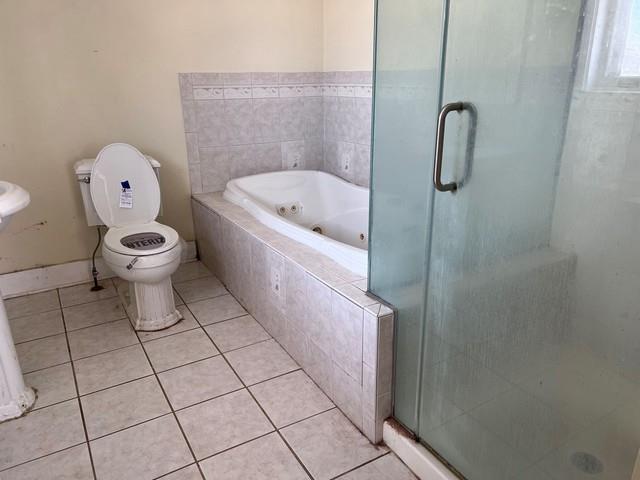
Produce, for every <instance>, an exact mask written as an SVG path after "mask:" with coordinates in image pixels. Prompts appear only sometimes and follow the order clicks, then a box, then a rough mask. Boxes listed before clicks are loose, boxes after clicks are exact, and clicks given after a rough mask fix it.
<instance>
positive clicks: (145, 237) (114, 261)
mask: <svg viewBox="0 0 640 480" xmlns="http://www.w3.org/2000/svg"><path fill="white" fill-rule="evenodd" d="M78 173H79V170H78V165H76V174H78ZM84 178H85V180H81V182H85V185H86V183H88V184H89V185H88V186H89V189H90V200H91V201H92V203H93V205H92V206H91V205H87V201H88V198H86V197H88V195H86V193H85V192H83V193H85V194H83V200H84V201H85V208H88V209H91V207H93V208H95V212H96V213H97V215H98V217H99V218H100V220H101V221H102V224H104V225H106V226H107V227H108V228H109V230H108V231H107V233H106V235H105V237H104V243H103V245H102V256H103V258H104V260H105V262H106V263H107V265H108V266H109V267H110V268H111V270H113V272H114V273H115V274H116V275H118V276H119V277H120V278H122V279H124V280H127V281H129V282H131V283H130V285H131V286H132V288H131V293H132V295H131V301H132V303H134V304H135V308H130V309H128V310H129V311H133V312H135V313H134V316H135V317H136V318H135V319H134V320H135V322H134V323H135V328H136V330H160V329H163V328H167V327H170V326H171V325H173V324H175V323H177V322H178V321H179V320H180V319H181V318H182V315H181V314H180V312H179V311H178V310H177V309H176V306H175V301H174V298H173V288H172V286H171V274H173V273H174V272H175V271H176V269H177V268H178V266H179V265H180V259H181V253H182V246H181V243H180V238H179V236H178V233H177V232H176V231H175V230H174V229H172V228H171V227H168V226H166V225H162V224H160V223H158V222H156V221H155V219H156V218H157V216H158V213H159V211H160V185H159V183H158V178H157V176H156V174H155V173H154V169H153V168H152V166H151V163H150V161H149V160H148V159H147V157H145V156H144V155H143V154H142V153H140V151H138V150H137V149H136V148H135V147H132V146H131V145H127V144H126V143H113V144H111V145H107V146H106V147H104V148H103V149H102V150H101V151H100V153H98V156H97V157H96V159H95V162H93V166H92V168H91V174H90V176H88V177H84ZM79 179H80V176H79ZM89 217H90V213H89V211H88V213H87V218H88V219H89ZM132 307H133V305H132Z"/></svg>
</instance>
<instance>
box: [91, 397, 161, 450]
mask: <svg viewBox="0 0 640 480" xmlns="http://www.w3.org/2000/svg"><path fill="white" fill-rule="evenodd" d="M169 408H171V406H170V405H169ZM169 415H171V412H170V411H169V412H166V413H163V414H162V415H156V416H155V417H151V418H148V419H146V420H142V421H140V422H136V423H133V424H131V425H127V426H126V427H122V428H119V429H117V430H114V431H113V432H109V433H105V434H103V435H99V436H97V437H94V438H92V439H91V440H89V443H91V442H95V441H96V440H100V439H102V438H106V437H111V436H112V435H115V434H116V433H120V432H124V431H125V430H129V429H130V428H134V427H139V426H140V425H143V424H145V423H148V422H153V421H154V420H158V419H159V418H162V417H167V416H169Z"/></svg>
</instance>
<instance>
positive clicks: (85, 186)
mask: <svg viewBox="0 0 640 480" xmlns="http://www.w3.org/2000/svg"><path fill="white" fill-rule="evenodd" d="M145 157H146V158H147V160H149V163H150V164H151V167H152V168H153V172H154V173H155V174H156V177H157V178H158V182H160V162H158V161H157V160H156V159H155V158H153V157H150V156H149V155H145ZM95 161H96V159H95V158H85V159H83V160H78V161H77V162H76V163H74V165H73V170H74V172H75V174H76V178H77V180H78V185H80V193H81V194H82V204H83V205H84V214H85V216H86V217H87V224H88V225H89V226H90V227H93V226H94V225H104V224H103V223H102V220H100V217H99V216H98V214H97V213H96V209H95V207H94V206H93V200H92V199H91V190H90V188H89V184H90V183H91V168H92V167H93V162H95ZM158 216H162V202H161V203H160V212H159V214H158Z"/></svg>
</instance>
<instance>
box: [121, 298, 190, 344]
mask: <svg viewBox="0 0 640 480" xmlns="http://www.w3.org/2000/svg"><path fill="white" fill-rule="evenodd" d="M180 306H182V305H180ZM182 321H184V318H183V319H182V320H180V322H182ZM180 322H178V323H175V324H174V325H171V327H173V326H175V325H179V324H180ZM197 323H198V321H197V320H196V326H195V327H193V328H187V329H186V330H180V331H179V332H173V333H168V334H166V335H164V336H162V337H156V338H149V339H148V340H142V339H140V342H141V343H142V344H143V345H144V344H145V343H149V342H155V341H156V340H162V339H163V338H168V337H173V336H175V335H180V334H181V333H186V332H191V331H193V330H196V329H197V328H201V327H200V325H197ZM132 327H133V325H132ZM171 327H169V328H171ZM134 330H135V329H134ZM167 330H168V329H167ZM144 333H147V332H144ZM138 338H140V337H139V336H138Z"/></svg>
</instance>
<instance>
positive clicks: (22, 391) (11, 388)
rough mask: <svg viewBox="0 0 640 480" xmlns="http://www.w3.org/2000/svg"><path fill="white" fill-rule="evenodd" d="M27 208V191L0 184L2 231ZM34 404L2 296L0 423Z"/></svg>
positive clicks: (0, 321)
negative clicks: (19, 359) (14, 216)
mask: <svg viewBox="0 0 640 480" xmlns="http://www.w3.org/2000/svg"><path fill="white" fill-rule="evenodd" d="M27 205H29V193H28V192H27V191H26V190H24V189H22V188H20V187H19V186H18V185H14V184H12V183H8V182H3V181H0V231H1V230H4V229H5V228H6V226H7V225H8V223H9V220H10V219H11V216H12V215H13V214H15V213H17V212H19V211H20V210H22V209H23V208H25V207H26V206H27ZM35 400H36V394H35V392H34V391H33V389H32V388H29V387H27V386H26V385H25V384H24V379H23V377H22V370H20V364H19V363H18V355H17V353H16V349H15V347H14V346H13V337H12V336H11V329H10V328H9V319H8V318H7V311H6V310H5V308H4V301H3V300H2V292H0V422H3V421H5V420H9V419H11V418H16V417H19V416H21V415H23V414H24V413H25V412H26V411H27V410H29V409H30V408H31V407H32V406H33V402H35Z"/></svg>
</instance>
